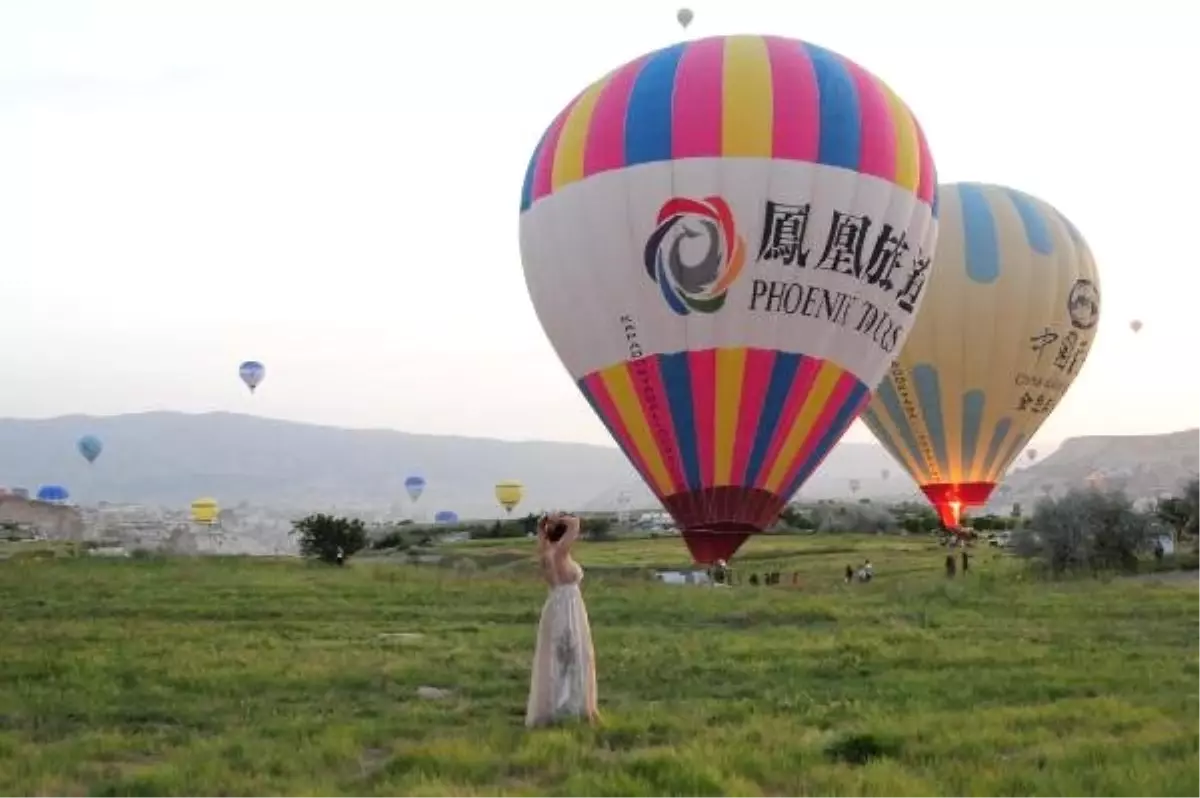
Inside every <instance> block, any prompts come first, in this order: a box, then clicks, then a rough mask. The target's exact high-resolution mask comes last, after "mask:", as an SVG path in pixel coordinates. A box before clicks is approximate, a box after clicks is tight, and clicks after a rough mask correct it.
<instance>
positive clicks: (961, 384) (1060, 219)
mask: <svg viewBox="0 0 1200 798" xmlns="http://www.w3.org/2000/svg"><path fill="white" fill-rule="evenodd" d="M939 210H940V213H941V217H940V220H939V222H940V232H939V237H938V247H937V257H936V262H935V264H934V270H935V272H936V273H937V276H936V278H934V280H933V282H932V283H931V287H930V293H929V298H928V301H927V303H926V307H925V311H924V313H923V314H922V315H921V317H920V318H919V319H917V323H916V325H915V326H914V328H913V332H912V336H910V338H909V339H908V343H906V344H905V345H904V348H903V350H902V351H901V353H900V357H899V358H897V360H896V362H895V363H894V364H893V365H892V367H891V369H890V371H889V373H888V377H887V379H885V380H884V381H883V382H882V383H880V385H879V388H878V389H877V391H876V394H875V396H874V398H873V399H872V400H871V405H870V407H869V408H868V409H867V411H866V412H865V413H864V414H863V421H865V422H866V424H867V426H868V427H869V428H870V429H871V431H872V432H874V433H875V437H877V438H878V439H879V442H880V443H882V444H883V446H884V447H885V448H886V449H887V450H888V451H889V452H890V453H891V454H892V456H893V457H894V458H896V460H897V461H898V462H900V463H901V464H902V465H903V466H904V468H905V470H907V471H908V473H909V474H911V475H912V476H913V478H914V479H915V480H916V481H917V484H919V485H920V486H921V489H922V490H923V491H924V493H925V495H926V497H928V499H929V501H930V502H932V503H933V505H934V507H936V508H937V510H938V513H939V515H940V516H941V519H942V523H944V524H945V525H946V526H948V527H957V526H958V518H959V514H960V512H961V511H962V509H963V508H964V507H975V506H981V505H983V504H984V503H986V501H987V499H988V496H989V495H990V494H991V492H992V489H993V488H995V487H996V483H997V482H998V481H999V480H1000V479H1001V477H1002V476H1003V475H1004V473H1005V472H1006V471H1007V470H1008V467H1009V465H1010V464H1011V463H1012V462H1013V460H1015V459H1016V457H1017V455H1018V454H1020V452H1021V451H1022V450H1023V449H1024V447H1025V446H1026V444H1027V443H1028V442H1029V440H1030V439H1031V438H1032V437H1033V434H1034V433H1035V432H1036V431H1037V429H1038V427H1040V426H1041V425H1042V422H1043V421H1045V420H1046V418H1047V417H1048V416H1049V414H1050V413H1051V411H1053V410H1054V408H1055V406H1057V405H1058V403H1059V402H1060V401H1061V400H1062V397H1063V394H1064V393H1065V392H1066V390H1067V388H1068V387H1070V385H1071V382H1072V380H1074V379H1075V376H1076V375H1077V374H1078V373H1079V370H1080V368H1081V367H1082V366H1083V363H1084V360H1085V359H1086V358H1087V355H1088V350H1089V349H1090V347H1091V345H1092V339H1093V337H1094V336H1095V333H1096V325H1097V323H1098V322H1099V319H1100V281H1099V277H1098V275H1097V273H1096V265H1095V262H1094V261H1093V260H1092V255H1091V252H1090V251H1089V249H1088V246H1087V244H1086V243H1085V242H1084V240H1083V238H1082V236H1080V234H1079V231H1078V230H1077V229H1075V227H1074V226H1073V225H1072V224H1071V223H1070V222H1069V221H1067V219H1066V218H1065V217H1064V216H1063V215H1062V214H1061V213H1059V212H1058V211H1057V210H1055V209H1054V208H1053V207H1051V206H1050V205H1048V204H1046V203H1045V202H1042V201H1041V200H1038V199H1034V198H1033V197H1030V196H1028V195H1026V194H1022V193H1020V192H1018V191H1014V190H1013V189H1009V188H1004V187H1002V186H991V185H980V184H975V183H958V184H950V185H945V186H942V187H941V188H940V190H939Z"/></svg>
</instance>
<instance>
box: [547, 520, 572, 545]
mask: <svg viewBox="0 0 1200 798" xmlns="http://www.w3.org/2000/svg"><path fill="white" fill-rule="evenodd" d="M565 534H567V523H566V522H565V521H559V522H558V523H556V524H553V525H552V526H550V527H549V528H548V529H547V530H546V538H547V539H548V540H549V541H550V542H551V543H557V542H558V541H560V540H562V537H563V535H565Z"/></svg>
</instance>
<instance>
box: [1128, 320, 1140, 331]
mask: <svg viewBox="0 0 1200 798" xmlns="http://www.w3.org/2000/svg"><path fill="white" fill-rule="evenodd" d="M1129 329H1131V330H1133V331H1134V332H1135V333H1136V332H1141V331H1142V323H1141V322H1140V321H1138V320H1137V319H1134V320H1133V321H1131V322H1129Z"/></svg>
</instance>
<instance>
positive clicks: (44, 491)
mask: <svg viewBox="0 0 1200 798" xmlns="http://www.w3.org/2000/svg"><path fill="white" fill-rule="evenodd" d="M69 498H71V493H70V491H68V490H67V489H66V488H64V487H63V486H62V485H42V486H41V487H39V488H38V489H37V500H38V501H40V502H46V503H47V504H66V501H67V499H69Z"/></svg>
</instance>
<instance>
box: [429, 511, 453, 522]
mask: <svg viewBox="0 0 1200 798" xmlns="http://www.w3.org/2000/svg"><path fill="white" fill-rule="evenodd" d="M433 522H434V523H435V524H457V523H458V513H456V512H454V511H453V510H438V511H437V512H436V513H434V514H433Z"/></svg>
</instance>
